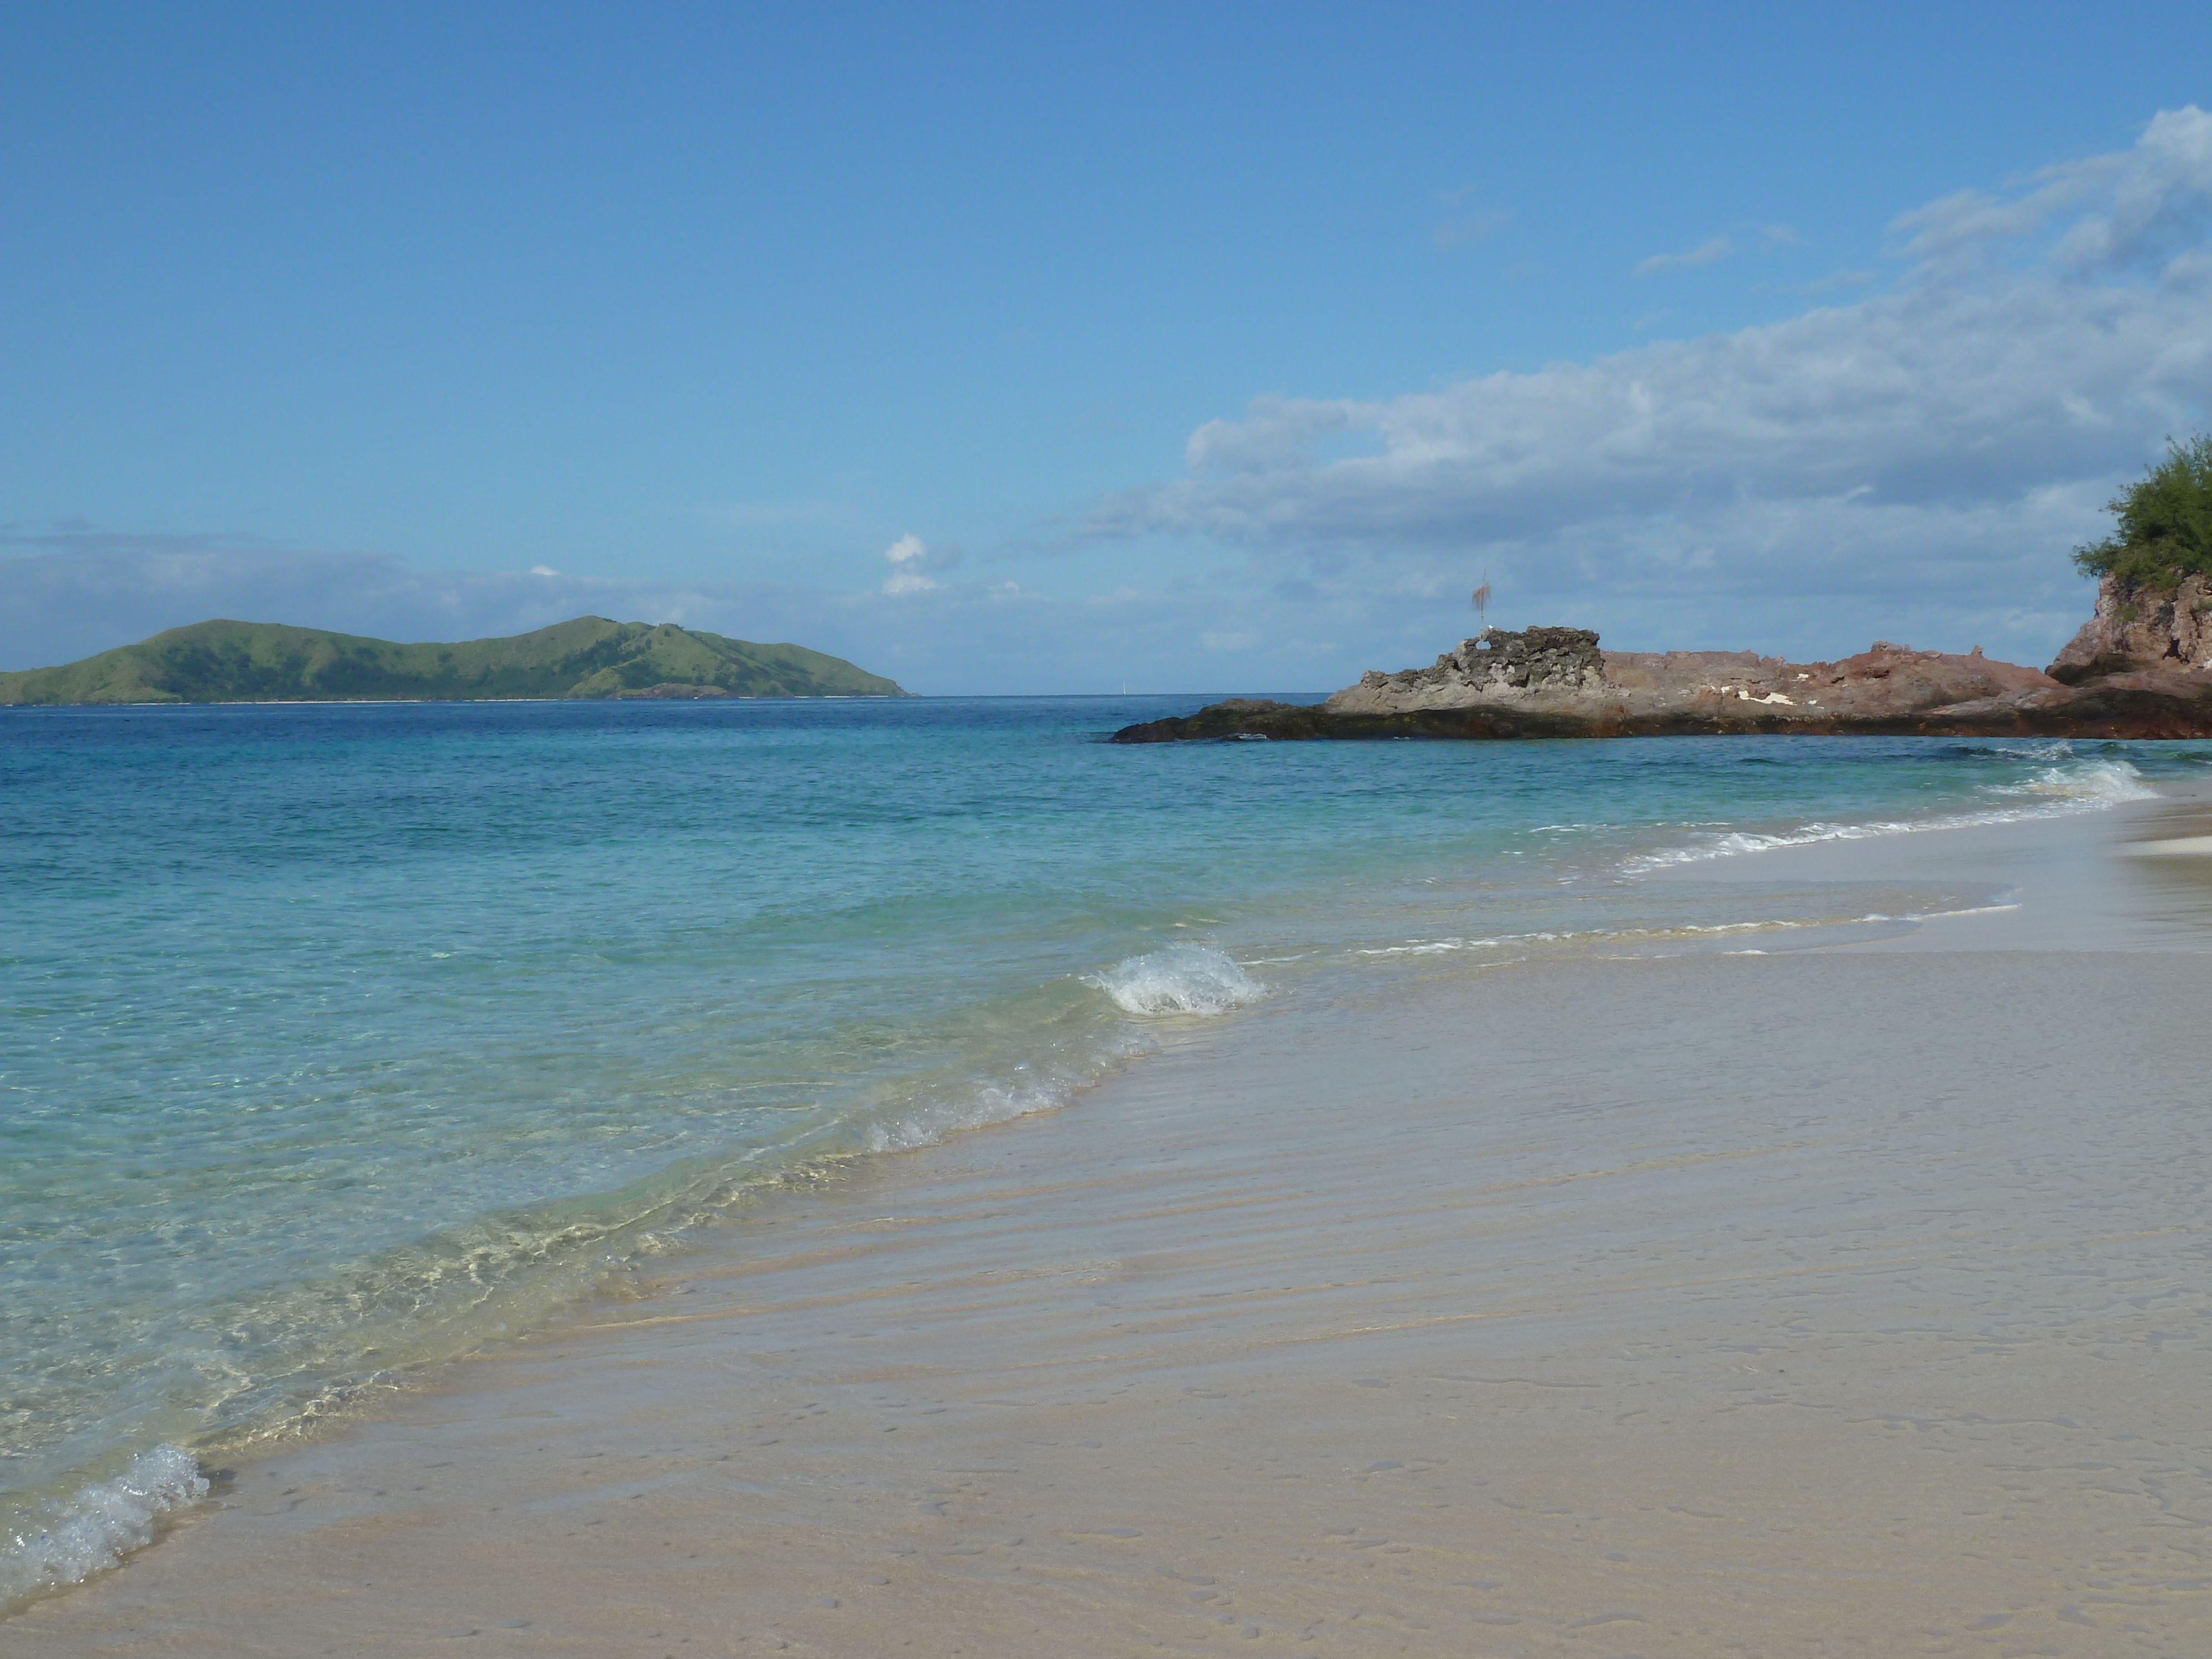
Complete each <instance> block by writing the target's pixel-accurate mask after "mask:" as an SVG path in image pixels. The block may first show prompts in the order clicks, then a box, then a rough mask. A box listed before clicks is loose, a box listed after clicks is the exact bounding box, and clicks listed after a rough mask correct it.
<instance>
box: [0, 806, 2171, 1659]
mask: <svg viewBox="0 0 2212 1659" xmlns="http://www.w3.org/2000/svg"><path fill="white" fill-rule="evenodd" d="M2195 810H2196V809H2195V808H2193V807H2190V806H2187V805H2171V804H2167V803H2145V804H2143V805H2140V806H2136V807H2130V808H2124V809H2121V810H2119V811H2114V812H2110V813H2103V814H2097V815H2093V816H2084V817H2075V818H2070V819H2062V820H2054V821H2049V822H2038V823H2019V824H2008V825H1999V826H1993V827H1990V828H1988V829H1974V830H1960V831H1949V832H1940V833H1930V834H1927V835H1917V836H1896V837H1890V838H1886V839H1882V840H1879V841H1862V842H1836V843H1827V844H1823V845H1820V846H1814V847H1807V848H1796V849H1782V850H1779V851H1777V852H1775V853H1772V854H1757V855H1752V856H1747V857H1743V858H1738V859H1735V860H1722V861H1718V863H1717V865H1716V866H1703V867H1700V868H1699V869H1698V870H1697V871H1696V872H1694V873H1693V877H1692V878H1695V879H1716V878H1726V879H1742V880H1764V881H1776V882H1800V881H1805V882H1811V881H1826V880H1835V881H1863V880H1865V881H1871V880H1875V879H1881V880H1886V881H1890V882H1896V881H1903V880H1927V881H1929V882H1934V881H1936V880H1938V879H1939V878H1941V879H1945V880H1953V881H1957V880H1968V881H1971V880H1984V881H1987V882H1990V883H1993V884H2001V885H2005V886H2009V887H2016V888H2018V890H2019V892H2018V899H2017V904H2016V907H2015V908H2005V909H1992V910H1987V911H1985V912H1984V913H1983V914H1981V915H1975V916H1967V917H1961V918H1956V919H1952V920H1948V921H1932V922H1929V923H1926V924H1923V925H1922V926H1921V927H1919V928H1918V929H1917V931H1915V932H1913V933H1910V934H1909V935H1907V936H1905V938H1903V939H1896V940H1892V941H1889V942H1888V943H1887V945H1885V946H1883V947H1881V948H1878V949H1870V948H1866V947H1863V946H1857V945H1854V946H1850V947H1843V948H1837V949H1825V950H1813V951H1792V952H1788V953H1784V954H1775V955H1769V956H1764V957H1760V956H1718V955H1704V956H1696V957H1672V958H1656V959H1646V960H1637V961H1587V960H1585V961H1547V962H1543V963H1526V964H1522V965H1519V966H1513V967H1506V968H1496V969H1486V970H1481V971H1475V972H1467V971H1455V970H1453V969H1450V968H1449V966H1448V965H1447V966H1444V967H1443V968H1440V969H1439V970H1438V971H1437V973H1436V974H1435V975H1434V976H1432V977H1429V978H1425V979H1399V980H1395V981H1390V982H1389V985H1388V986H1387V987H1383V986H1380V985H1378V988H1377V990H1376V994H1374V995H1372V996H1371V997H1370V998H1368V999H1366V1000H1358V1001H1353V1002H1348V1003H1346V1004H1343V1005H1340V1006H1332V1007H1328V1008H1316V1007H1312V1006H1302V1005H1301V1004H1300V1003H1299V1002H1298V1000H1297V999H1295V998H1283V999H1278V1000H1272V1001H1270V1002H1267V1003H1265V1004H1262V1005H1261V1006H1258V1007H1257V1008H1255V1009H1253V1010H1250V1011H1248V1012H1245V1013H1243V1014H1241V1015H1238V1016H1236V1017H1234V1018H1231V1019H1228V1020H1225V1021H1221V1022H1215V1023H1212V1024H1194V1025H1193V1026H1192V1027H1191V1028H1190V1029H1189V1030H1188V1031H1187V1032H1186V1033H1184V1034H1182V1036H1179V1037H1178V1039H1177V1040H1176V1042H1174V1043H1173V1044H1172V1045H1171V1046H1170V1048H1169V1050H1168V1051H1167V1052H1165V1053H1163V1054H1158V1055H1156V1056H1153V1057H1152V1058H1150V1059H1148V1060H1145V1061H1144V1062H1142V1063H1140V1064H1139V1065H1138V1066H1134V1067H1133V1068H1132V1069H1131V1070H1130V1071H1128V1072H1127V1073H1124V1074H1123V1075H1121V1076H1120V1077H1119V1078H1117V1079H1114V1080H1113V1081H1111V1082H1109V1084H1107V1085H1105V1086H1103V1087H1102V1088H1100V1089H1098V1090H1097V1091H1093V1092H1091V1094H1089V1095H1088V1096H1086V1097H1084V1098H1082V1099H1081V1100H1079V1102H1078V1103H1076V1104H1075V1105H1074V1106H1073V1107H1072V1108H1070V1109H1066V1110H1064V1111H1061V1112H1059V1113H1057V1114H1054V1115H1049V1116H1043V1117H1038V1118H1034V1119H1030V1120H1027V1121H1022V1122H1018V1123H1016V1124H1012V1125H1009V1126H1006V1127H1000V1128H996V1129H992V1130H989V1131H986V1132H983V1133H976V1134H973V1135H969V1136H967V1137H965V1138H963V1139H958V1140H957V1141H955V1142H953V1143H951V1144H949V1145H946V1146H939V1147H936V1148H932V1149H927V1150H925V1151H922V1152H915V1153H912V1154H908V1155H903V1156H899V1157H896V1158H887V1159H882V1160H878V1161H877V1162H875V1163H873V1164H870V1165H867V1166H866V1167H864V1168H860V1169H856V1170H854V1171H853V1172H851V1173H849V1174H848V1175H846V1176H842V1177H839V1178H837V1179H835V1180H832V1181H830V1182H827V1183H825V1184H823V1185H822V1186H821V1187H819V1188H816V1189H814V1190H811V1191H810V1192H805V1193H801V1194H792V1195H789V1196H787V1197H783V1198H780V1199H777V1200H772V1201H769V1202H768V1203H766V1204H763V1206H761V1207H760V1208H759V1209H757V1211H755V1212H753V1213H752V1214H751V1215H750V1217H749V1218H747V1219H744V1220H742V1221H739V1222H735V1223H733V1224H732V1225H728V1226H726V1227H723V1228H720V1229H718V1230H716V1231H714V1233H713V1235H712V1236H711V1237H709V1238H708V1240H707V1242H706V1243H705V1245H704V1247H703V1248H702V1249H701V1250H700V1251H699V1252H697V1253H696V1254H695V1255H691V1256H689V1257H686V1258H684V1259H682V1260H680V1261H677V1262H675V1263H673V1264H671V1275H670V1277H669V1278H668V1279H665V1281H664V1282H662V1283H660V1284H659V1285H653V1286H650V1287H647V1290H646V1291H645V1293H644V1294H641V1296H640V1297H638V1298H637V1299H636V1300H635V1301H632V1302H629V1303H627V1304H620V1305H611V1306H605V1307H603V1308H601V1309H599V1310H597V1311H595V1312H594V1313H592V1315H590V1316H588V1317H587V1318H586V1320H585V1321H584V1322H581V1323H580V1325H579V1326H578V1327H577V1328H574V1329H571V1330H568V1331H565V1332H562V1333H560V1334H557V1335H555V1336H551V1337H548V1338H545V1339H542V1340H533V1341H530V1342H526V1343H523V1344H520V1345H518V1346H514V1347H513V1348H509V1349H507V1350H503V1351H500V1352H494V1353H491V1354H489V1355H486V1356H484V1357H483V1358H478V1359H476V1360H473V1361H471V1362H469V1363H467V1364H464V1365H462V1366H460V1367H459V1368H458V1370H455V1371H453V1372H452V1373H449V1374H447V1376H444V1377H443V1378H442V1379H441V1383H440V1385H439V1386H438V1388H437V1389H435V1391H434V1392H428V1393H423V1394H419V1395H408V1396H402V1397H396V1398H395V1399H394V1400H393V1401H392V1402H391V1404H390V1407H389V1409H388V1411H387V1412H386V1413H384V1414H383V1415H382V1416H381V1417H380V1419H378V1420H374V1421H371V1422H366V1423H363V1424H362V1425H358V1426H356V1427H355V1428H353V1429H352V1430H350V1431H347V1432H344V1433H343V1434H340V1435H337V1436H335V1437H331V1438H330V1439H328V1440H326V1441H325V1442H323V1443H317V1444H312V1445H307V1446H302V1447H300V1448H296V1449H291V1450H289V1451H288V1452H287V1453H286V1454H285V1455H282V1456H279V1457H276V1458H275V1459H273V1460H271V1461H270V1462H266V1463H263V1464H242V1465H240V1468H238V1470H237V1474H236V1479H235V1481H234V1483H233V1484H232V1485H230V1486H227V1487H225V1488H223V1489H222V1491H221V1492H219V1494H218V1501H216V1502H211V1503H210V1504H206V1505H204V1506H202V1507H201V1508H200V1509H199V1510H197V1511H196V1512H195V1513H194V1514H193V1515H192V1516H191V1517H190V1518H188V1519H187V1520H186V1521H185V1522H184V1523H183V1524H181V1525H180V1526H179V1528H177V1529H176V1530H175V1532H174V1534H173V1535H172V1536H171V1537H170V1539H169V1540H168V1541H167V1542H166V1543H164V1544H163V1545H161V1547H156V1548H155V1549H152V1550H149V1551H148V1552H145V1553H143V1554H141V1555H139V1556H137V1557H136V1558H134V1559H131V1561H130V1562H129V1563H128V1564H127V1565H125V1567H123V1568H122V1569H121V1570H120V1571H116V1572H114V1573H112V1574H109V1575H107V1576H106V1577H105V1578H103V1579H101V1580H99V1581H97V1582H95V1583H93V1584H91V1585H89V1586H87V1587H85V1588H83V1589H78V1590H76V1591H73V1592H70V1593H67V1594H64V1595H58V1596H55V1597H52V1598H50V1599H48V1600H46V1601H43V1602H40V1603H39V1604H36V1605H35V1606H33V1607H32V1608H31V1609H30V1610H29V1611H28V1612H27V1613H25V1614H23V1615H22V1616H20V1617H18V1618H15V1619H13V1620H9V1621H7V1622H5V1623H0V1656H7V1659H15V1656H30V1655H33V1654H36V1655H40V1656H52V1655H70V1656H76V1655H95V1654H98V1655H107V1654H117V1655H148V1656H153V1655H161V1656H189V1655H200V1654H208V1655H215V1654H226V1655H231V1654H245V1655H264V1654H266V1655H284V1656H294V1655H305V1654H337V1655H416V1654H438V1655H447V1654H453V1653H467V1652H483V1653H497V1654H513V1655H525V1654H532V1655H536V1654H543V1655H592V1656H598V1655H617V1654H619V1655H631V1654H635V1655H640V1656H655V1659H658V1656H684V1655H694V1654H696V1655H719V1654H750V1653H756V1652H764V1651H784V1650H788V1651H791V1652H794V1653H820V1654H825V1655H838V1656H856V1659H858V1656H871V1655H891V1654H913V1655H915V1656H935V1655H951V1654H966V1655H987V1656H1027V1655H1060V1654H1066V1655H1094V1654H1095V1655H1135V1654H1149V1653H1159V1652H1167V1653H1200V1652H1211V1651H1230V1652H1237V1653H1251V1654H1262V1655H1264V1654H1284V1655H1312V1656H1324V1659H1325V1656H1335V1655H1364V1654H1413V1655H1440V1656H1442V1655H1450V1656H1479V1655H1494V1656H1514V1659H1519V1656H1536V1655H1589V1656H1594V1659H1620V1656H1629V1655H1641V1656H1650V1659H1658V1656H1668V1659H1706V1656H1715V1655H1743V1656H1752V1655H1758V1656H1770V1659H1778V1656H1815V1655H1820V1656H1826V1655H1838V1654H1863V1655H1869V1656H1888V1655H1902V1654H1921V1653H1929V1654H1945V1653H1959V1654H1984V1653H1985V1654H1990V1655H2029V1654H2037V1655H2041V1654H2052V1655H2067V1656H2075V1655H2079V1656H2102V1655H2114V1656H2118V1655H2123V1654H2124V1655H2142V1654H2170V1655H2175V1656H2203V1655H2204V1654H2206V1653H2208V1652H2212V1388H2208V1387H2207V1386H2206V1378H2207V1376H2208V1375H2212V1370H2208V1359H2212V1355H2208V1352H2207V1350H2208V1346H2212V1319H2208V1312H2209V1311H2212V1310H2208V1289H2207V1286H2208V1283H2212V1279H2208V1273H2207V1267H2208V1261H2207V1257H2208V1245H2212V1205H2208V1203H2207V1177H2206V1171H2207V1169H2208V1164H2207V1158H2206V1154H2207V1151H2208V1140H2212V1114H2208V1111H2207V1109H2206V1101H2207V1095H2208V1091H2207V1078H2208V1074H2212V1035H2209V1034H2208V1028H2207V1022H2206V1019H2205V1010H2206V1008H2207V1007H2208V1006H2212V956H2208V955H2203V954H2196V953H2194V952H2196V951H2201V949H2202V947H2203V945H2204V943H2205V942H2206V939H2208V938H2212V935H2208V934H2207V933H2205V932H2204V931H2203V925H2202V920H2201V915H2200V916H2199V918H2198V920H2197V921H2196V922H2195V923H2193V924H2192V923H2191V921H2190V906H2191V904H2192V903H2194V902H2196V901H2195V900H2194V899H2193V898H2192V897H2191V896H2192V895H2196V894H2199V893H2200V892H2201V891H2202V890H2203V885H2202V883H2201V881H2200V869H2199V866H2203V872H2202V873H2203V874H2212V860H2199V861H2197V864H2191V865H2183V864H2180V863H2179V862H2177V861H2175V860H2166V861H2164V862H2165V863H2166V864H2167V865H2171V866H2172V867H2171V868H2153V867H2152V866H2151V863H2150V862H2147V861H2144V860H2132V861H2130V860H2124V859H2123V858H2121V857H2119V856H2118V854H2117V853H2116V851H2115V849H2116V848H2117V847H2118V845H2119V844H2121V843H2124V842H2128V841H2130V840H2137V841H2140V840H2143V839H2148V838H2154V837H2155V836H2166V837H2169V838H2171V837H2179V836H2185V835H2187V834H2188V833H2190V828H2189V815H2190V814H2191V812H2193V811H2195ZM1721 865H1724V866H1726V867H1725V871H1724V872H1723V871H1721V870H1720V868H1719V866H1721ZM2177 918H2179V920H2177ZM1900 945H1902V946H1904V947H1905V948H1903V949H1899V948H1897V947H1898V946H1900ZM2175 947H2181V948H2179V949H2176V948H2175Z"/></svg>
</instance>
